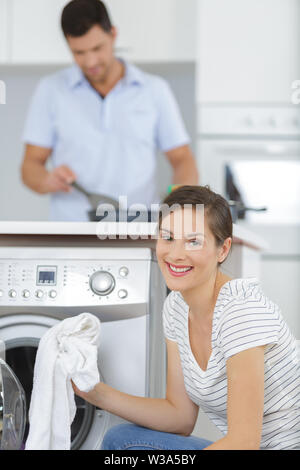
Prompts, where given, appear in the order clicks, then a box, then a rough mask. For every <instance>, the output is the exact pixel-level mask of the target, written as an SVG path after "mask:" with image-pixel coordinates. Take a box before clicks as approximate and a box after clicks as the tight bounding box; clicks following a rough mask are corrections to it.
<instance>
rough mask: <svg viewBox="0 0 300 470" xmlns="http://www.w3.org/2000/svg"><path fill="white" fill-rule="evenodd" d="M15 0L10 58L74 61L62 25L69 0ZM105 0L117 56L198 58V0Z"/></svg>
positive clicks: (174, 59)
mask: <svg viewBox="0 0 300 470" xmlns="http://www.w3.org/2000/svg"><path fill="white" fill-rule="evenodd" d="M0 1H2V2H3V0H0ZM9 2H10V7H9V8H10V15H9V31H10V36H11V39H10V42H11V47H10V54H9V58H8V62H9V63H12V64H64V63H71V61H72V57H71V54H70V52H69V50H68V47H67V44H66V42H65V39H64V36H63V33H62V31H61V27H60V16H61V12H62V9H63V7H64V6H65V5H66V4H67V3H68V1H66V0H51V1H41V0H26V1H24V0H9ZM105 4H106V6H107V7H108V10H109V12H110V16H111V19H112V22H113V23H114V24H115V25H116V27H117V29H118V31H119V34H118V38H117V42H116V53H117V55H120V56H121V57H124V58H126V59H128V60H131V61H133V62H148V63H151V62H162V61H163V62H177V61H194V60H195V56H196V50H195V45H196V24H195V11H196V5H197V0H188V1H186V0H164V1H163V2H162V1H161V0H151V1H149V0H126V1H124V0H107V1H105ZM0 34H1V33H0Z"/></svg>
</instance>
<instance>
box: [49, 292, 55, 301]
mask: <svg viewBox="0 0 300 470" xmlns="http://www.w3.org/2000/svg"><path fill="white" fill-rule="evenodd" d="M56 296H57V292H56V290H51V291H50V292H49V297H50V299H55V297H56Z"/></svg>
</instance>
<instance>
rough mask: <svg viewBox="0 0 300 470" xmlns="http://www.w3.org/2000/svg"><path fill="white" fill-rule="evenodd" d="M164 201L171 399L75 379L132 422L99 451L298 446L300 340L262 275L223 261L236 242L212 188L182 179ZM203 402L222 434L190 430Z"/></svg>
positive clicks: (161, 245) (162, 258)
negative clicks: (224, 268)
mask: <svg viewBox="0 0 300 470" xmlns="http://www.w3.org/2000/svg"><path fill="white" fill-rule="evenodd" d="M164 203H165V206H166V205H167V207H168V208H169V211H164V212H165V213H164V214H163V216H162V217H161V218H160V222H159V237H158V240H157V247H156V252H157V259H158V263H159V266H160V268H161V271H162V273H163V275H164V278H165V280H166V284H167V286H168V288H169V289H170V290H171V293H170V294H169V295H168V297H167V299H166V301H165V304H164V310H163V325H164V333H165V337H166V344H167V357H168V373H167V392H166V398H165V399H154V398H142V397H135V396H131V395H127V394H125V393H121V392H119V391H117V390H115V389H113V388H111V387H110V386H108V385H106V384H103V383H99V384H97V385H96V387H95V388H94V389H93V390H92V391H91V392H89V393H87V394H85V393H81V392H80V391H79V390H78V389H76V387H74V389H75V391H76V393H78V394H79V395H80V396H82V397H83V398H84V399H86V400H87V401H89V402H90V403H93V404H94V405H96V406H98V407H100V408H102V409H105V410H108V411H110V412H112V413H114V414H116V415H119V416H121V417H122V418H125V419H126V420H128V421H130V422H133V423H135V424H121V425H118V426H115V427H113V428H111V429H110V430H109V431H108V432H107V433H106V435H105V437H104V441H103V444H102V449H206V450H214V449H292V448H296V447H300V364H299V357H298V355H297V347H296V341H295V339H294V337H293V336H292V334H291V332H290V331H289V328H288V326H287V325H286V323H285V321H284V319H283V318H282V316H281V313H280V311H279V308H278V306H277V305H276V304H274V303H273V302H272V301H271V300H269V299H268V298H267V297H266V296H265V295H264V293H263V292H262V290H261V287H260V285H259V283H258V281H257V279H255V278H247V279H232V278H230V277H229V276H227V275H225V274H223V273H222V272H221V271H220V269H219V267H220V265H221V264H222V263H223V262H224V260H225V259H226V257H227V256H228V254H229V251H230V247H231V242H232V219H231V214H230V209H229V206H228V204H227V202H226V200H225V199H224V198H222V197H221V196H220V195H218V194H215V193H214V192H213V191H211V190H210V189H209V187H201V186H181V187H179V188H178V189H176V190H175V191H173V192H172V193H171V194H170V195H169V196H168V197H167V198H166V200H165V201H164ZM203 205H204V206H203ZM174 207H175V209H174ZM199 207H200V208H201V207H202V208H203V207H204V211H203V212H202V214H203V216H204V217H201V211H196V209H198V208H199ZM199 215H200V217H199ZM199 406H200V407H201V408H202V409H203V410H204V411H205V412H206V413H207V414H208V416H209V418H210V419H211V420H212V421H213V422H214V423H215V424H216V426H217V427H218V428H219V429H220V430H221V431H222V433H223V435H224V437H222V438H221V439H219V440H217V441H216V442H214V443H212V442H210V441H207V440H204V439H200V438H197V437H194V436H190V434H191V433H192V431H193V429H194V425H195V422H196V419H197V414H198V409H199Z"/></svg>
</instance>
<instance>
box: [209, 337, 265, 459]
mask: <svg viewBox="0 0 300 470" xmlns="http://www.w3.org/2000/svg"><path fill="white" fill-rule="evenodd" d="M227 384H228V390H227V421H228V431H227V435H226V436H225V437H223V438H222V439H219V440H218V441H216V442H214V443H213V444H211V445H210V446H208V447H206V448H205V450H230V449H233V450H237V449H243V450H246V449H249V450H258V449H259V446H260V439H261V432H262V420H263V409H264V346H258V347H254V348H251V349H247V350H246V351H242V352H240V353H238V354H235V355H234V356H232V357H230V358H229V359H228V360H227Z"/></svg>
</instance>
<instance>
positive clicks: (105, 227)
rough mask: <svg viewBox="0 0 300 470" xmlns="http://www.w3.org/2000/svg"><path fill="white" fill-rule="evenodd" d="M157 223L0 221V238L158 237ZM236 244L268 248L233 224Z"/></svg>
mask: <svg viewBox="0 0 300 470" xmlns="http://www.w3.org/2000/svg"><path fill="white" fill-rule="evenodd" d="M156 227H157V224H156V223H147V222H130V223H126V222H44V221H43V222H27V221H16V222H15V221H3V222H0V242H1V238H7V237H8V236H14V238H15V236H19V235H21V236H22V235H23V236H29V235H33V236H39V235H47V236H52V235H53V236H70V235H71V236H89V238H90V237H93V236H96V237H98V238H99V239H104V238H105V237H107V239H116V238H117V239H118V240H120V239H128V238H132V239H135V240H138V239H141V240H147V239H149V238H150V239H151V238H153V239H154V237H155V233H156ZM233 244H239V245H245V246H247V247H249V248H251V249H252V250H256V251H259V252H262V251H265V250H267V249H268V244H267V243H266V242H265V240H263V239H262V238H261V237H260V236H258V235H256V234H255V233H253V232H250V231H249V230H247V229H245V228H244V227H241V226H239V225H237V224H233Z"/></svg>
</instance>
